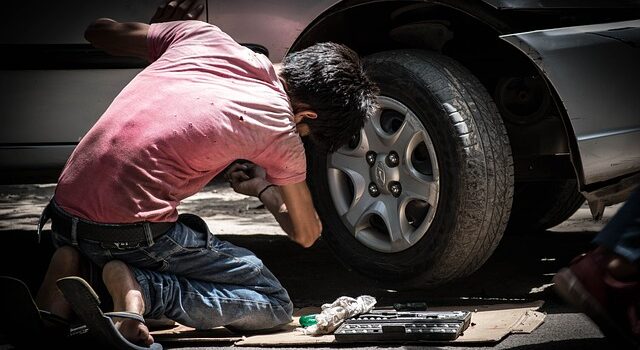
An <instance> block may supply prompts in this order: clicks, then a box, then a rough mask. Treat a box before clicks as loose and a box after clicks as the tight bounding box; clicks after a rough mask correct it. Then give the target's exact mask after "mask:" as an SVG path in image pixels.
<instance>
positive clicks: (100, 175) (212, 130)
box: [55, 21, 306, 223]
mask: <svg viewBox="0 0 640 350" xmlns="http://www.w3.org/2000/svg"><path fill="white" fill-rule="evenodd" d="M147 44H148V48H149V59H150V61H151V62H153V63H151V64H150V65H149V66H148V67H147V68H146V69H144V70H143V71H142V72H140V74H138V75H137V76H136V77H135V78H134V79H133V80H132V81H131V82H130V83H129V84H128V85H127V86H126V87H125V88H124V89H123V90H122V92H120V94H119V95H118V96H117V97H116V98H115V100H114V101H113V102H112V103H111V105H110V106H109V108H108V109H107V110H106V111H105V113H104V114H103V115H102V116H101V117H100V119H99V120H98V121H97V123H96V124H95V125H94V126H93V127H92V128H91V130H89V132H88V133H87V135H85V136H84V137H83V138H82V140H81V141H80V143H79V144H78V146H77V147H76V149H75V150H74V152H73V154H72V155H71V157H70V158H69V160H68V161H67V164H66V166H65V168H64V170H63V172H62V175H61V176H60V179H59V180H58V186H57V188H56V193H55V198H56V202H57V203H58V204H59V205H60V206H61V207H62V208H63V209H64V210H66V211H68V212H69V213H71V214H74V215H77V216H79V217H81V218H84V219H89V220H93V221H96V222H102V223H131V222H138V221H145V220H146V221H154V222H161V221H175V220H176V219H177V215H178V213H177V210H176V207H177V206H178V204H180V201H181V200H182V199H184V198H187V197H189V196H191V195H193V194H194V193H196V192H198V191H199V190H200V189H202V187H204V186H205V185H206V184H207V183H208V182H209V181H210V180H211V179H212V178H213V177H214V176H215V175H216V174H218V173H219V172H220V171H222V170H223V169H224V168H225V167H227V166H228V165H229V164H230V163H231V162H233V161H234V160H236V159H246V160H250V161H252V162H254V163H256V164H258V165H260V166H262V167H263V168H265V170H266V172H267V180H268V181H270V182H272V183H274V184H277V185H285V184H291V183H297V182H301V181H304V180H305V175H306V161H305V154H304V148H303V145H302V141H301V139H300V136H299V135H298V134H297V132H296V128H295V124H294V122H293V115H292V111H291V105H290V104H289V100H288V98H287V95H286V92H285V91H284V88H283V86H282V84H281V82H280V81H279V80H278V77H277V75H276V72H275V70H274V68H273V66H272V64H271V62H269V60H268V59H267V58H266V57H265V56H264V55H261V54H256V53H254V52H253V51H251V50H250V49H248V48H245V47H243V46H241V45H239V44H238V43H236V42H235V41H234V40H233V39H231V38H230V37H229V36H228V35H227V34H225V33H223V32H222V31H221V30H220V29H218V28H217V27H215V26H213V25H210V24H207V23H204V22H200V21H183V22H169V23H159V24H153V25H151V27H150V29H149V33H148V36H147Z"/></svg>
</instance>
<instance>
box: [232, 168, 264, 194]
mask: <svg viewBox="0 0 640 350" xmlns="http://www.w3.org/2000/svg"><path fill="white" fill-rule="evenodd" d="M265 176H266V173H265V171H264V169H263V168H261V167H259V166H257V165H255V164H253V163H242V164H241V163H235V164H233V165H231V166H230V167H229V169H228V170H227V173H226V175H225V178H226V179H227V181H228V182H229V185H231V187H232V188H233V190H234V191H236V192H238V193H241V194H244V195H247V196H253V197H256V196H258V194H259V192H260V191H261V190H262V189H263V188H265V186H267V185H269V182H268V181H267V180H266V179H265Z"/></svg>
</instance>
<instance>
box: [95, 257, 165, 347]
mask: <svg viewBox="0 0 640 350" xmlns="http://www.w3.org/2000/svg"><path fill="white" fill-rule="evenodd" d="M102 279H103V280H104V284H105V285H106V286H107V289H108V290H109V294H111V297H112V298H113V310H114V311H128V312H134V313H137V314H139V315H143V314H144V310H145V309H144V299H143V298H142V290H141V289H140V284H138V281H136V279H135V277H134V276H133V273H132V272H131V270H130V269H129V267H128V266H127V265H126V264H125V263H123V262H122V261H118V260H113V261H110V262H108V263H107V264H105V265H104V269H103V270H102ZM114 324H115V326H116V328H117V329H118V330H119V331H120V333H121V334H122V336H124V337H125V338H126V339H127V340H129V341H130V342H132V343H135V344H144V345H146V346H149V345H151V344H153V337H152V336H151V334H150V333H149V328H147V326H146V325H145V324H144V323H141V322H138V321H136V320H131V319H123V318H114Z"/></svg>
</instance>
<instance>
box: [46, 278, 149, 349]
mask: <svg viewBox="0 0 640 350" xmlns="http://www.w3.org/2000/svg"><path fill="white" fill-rule="evenodd" d="M57 284H58V288H60V290H61V291H62V294H64V296H65V298H66V299H67V301H68V302H69V303H70V304H71V308H72V309H73V311H74V312H75V313H76V314H77V315H78V317H80V319H81V320H82V321H83V322H85V323H86V324H87V327H88V328H89V334H90V335H92V336H93V337H94V338H96V339H99V340H100V341H101V342H103V343H104V344H108V345H109V346H110V347H111V348H113V349H121V350H129V349H133V350H150V349H151V350H162V345H160V344H158V343H153V344H151V346H150V347H145V346H140V345H136V344H134V343H131V342H130V341H129V340H127V339H126V338H125V337H124V336H122V334H120V332H119V331H118V330H117V329H116V327H115V325H114V323H113V321H112V320H111V318H112V317H120V318H130V319H134V320H136V321H139V322H142V323H144V318H143V317H142V316H141V315H139V314H136V313H133V312H105V313H103V312H102V310H100V306H99V305H100V299H99V298H98V295H97V294H96V293H95V291H94V290H93V289H92V288H91V286H90V285H89V283H87V282H86V281H85V280H84V279H82V278H80V277H76V276H72V277H64V278H61V279H59V280H58V281H57Z"/></svg>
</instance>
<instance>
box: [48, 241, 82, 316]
mask: <svg viewBox="0 0 640 350" xmlns="http://www.w3.org/2000/svg"><path fill="white" fill-rule="evenodd" d="M81 263H82V256H81V255H80V252H78V250H77V249H75V248H73V247H70V246H64V247H60V248H58V249H57V250H56V251H55V252H54V253H53V257H52V258H51V262H49V268H48V269H47V274H46V275H45V277H44V281H42V285H41V286H40V289H39V290H38V294H37V295H36V304H37V305H38V308H39V309H40V310H46V311H49V312H51V313H53V314H55V315H58V316H60V317H62V318H65V319H69V317H70V316H71V313H72V310H71V305H69V303H68V302H67V300H66V299H65V298H64V296H63V295H62V293H61V292H60V290H59V289H58V287H57V286H56V281H57V280H58V279H60V278H63V277H69V276H81V277H84V276H83V274H84V273H83V272H84V271H83V269H82V266H81Z"/></svg>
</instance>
